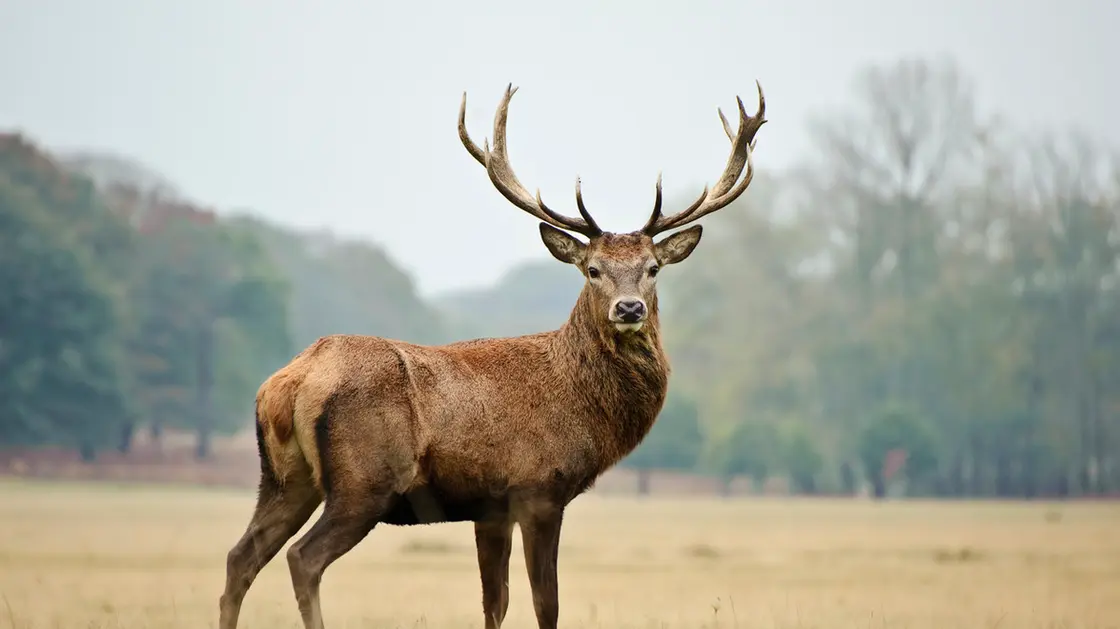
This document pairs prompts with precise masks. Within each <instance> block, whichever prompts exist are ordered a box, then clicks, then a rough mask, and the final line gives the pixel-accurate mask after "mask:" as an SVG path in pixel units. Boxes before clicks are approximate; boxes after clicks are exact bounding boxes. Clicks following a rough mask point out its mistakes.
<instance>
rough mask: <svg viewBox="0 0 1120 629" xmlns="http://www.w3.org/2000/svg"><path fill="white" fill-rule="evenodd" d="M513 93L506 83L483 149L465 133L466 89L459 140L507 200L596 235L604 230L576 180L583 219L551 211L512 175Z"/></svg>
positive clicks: (561, 225) (541, 216)
mask: <svg viewBox="0 0 1120 629" xmlns="http://www.w3.org/2000/svg"><path fill="white" fill-rule="evenodd" d="M516 92H517V88H516V87H513V84H512V83H511V84H510V85H509V86H507V87H506V93H505V96H504V97H503V98H502V102H501V103H500V104H499V105H498V110H497V112H495V114H494V146H493V149H491V147H490V145H489V142H484V148H482V149H480V148H478V145H477V144H475V143H474V142H473V141H471V139H470V136H469V135H468V134H467V125H466V112H467V95H466V93H465V92H464V93H463V102H462V105H460V107H459V139H460V140H462V142H463V146H464V147H466V149H467V152H468V153H470V154H471V156H472V157H474V158H475V160H476V161H478V163H480V164H482V165H483V166H485V167H486V174H487V175H488V176H489V177H490V182H491V183H493V184H494V187H495V188H497V189H498V192H500V193H502V196H504V197H505V198H506V199H507V200H509V202H510V203H513V204H514V205H516V206H517V207H519V208H521V209H522V210H525V211H526V212H528V213H529V214H531V215H533V216H535V217H536V218H538V219H540V220H542V221H544V222H546V223H548V224H549V225H552V226H553V227H559V228H560V229H566V230H569V231H574V232H576V233H579V234H583V235H584V236H587V237H588V238H594V237H596V236H599V235H600V234H602V233H603V232H602V230H601V229H599V226H598V225H596V224H595V221H594V220H593V219H592V218H591V214H590V213H588V212H587V208H585V207H584V205H583V196H582V195H581V194H580V190H579V183H578V180H577V183H576V203H577V204H578V206H579V213H580V215H581V216H582V217H583V218H575V217H569V216H564V215H562V214H558V213H556V212H554V211H552V210H551V209H549V207H548V206H547V205H545V204H544V202H543V201H542V200H541V193H540V190H537V193H536V194H535V195H532V194H530V193H529V191H528V190H526V189H525V186H523V185H521V182H520V181H519V180H518V179H517V175H516V174H514V172H513V167H512V166H510V163H509V154H508V152H507V148H506V122H507V120H508V118H509V101H510V99H511V98H513V95H514V94H515V93H516Z"/></svg>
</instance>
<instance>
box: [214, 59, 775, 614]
mask: <svg viewBox="0 0 1120 629" xmlns="http://www.w3.org/2000/svg"><path fill="white" fill-rule="evenodd" d="M755 84H756V86H757V88H758V110H757V112H756V113H755V114H754V115H748V114H747V112H746V109H745V108H744V106H743V101H742V99H741V98H738V97H736V101H737V102H738V106H739V125H738V129H737V130H733V129H732V128H731V125H730V123H729V122H728V120H727V117H726V116H724V114H723V111H722V110H719V109H717V112H718V113H719V117H720V120H721V122H722V123H723V129H724V132H725V133H726V134H727V137H728V138H729V139H730V140H731V153H730V156H729V157H728V159H727V162H726V165H725V167H724V171H723V173H722V174H721V175H720V177H719V179H718V180H717V182H716V183H715V185H714V186H712V187H711V188H710V189H709V188H708V186H705V187H704V189H703V191H702V192H701V193H700V195H699V197H698V198H697V199H696V200H695V201H694V202H693V203H692V204H691V205H689V206H688V207H687V208H684V209H683V210H681V211H679V212H676V213H671V214H668V215H663V214H662V211H661V205H662V187H661V175H660V174H659V175H658V177H657V185H656V195H655V199H654V204H653V212H652V213H651V215H650V217H649V219H648V220H647V221H646V223H645V225H644V226H643V227H642V228H641V229H640V230H637V231H634V232H630V233H612V232H604V231H603V230H602V229H600V228H599V226H598V225H597V224H596V222H595V220H594V219H593V218H592V216H591V214H590V213H589V212H588V210H587V208H586V207H585V206H584V202H583V194H582V192H581V189H580V183H579V179H578V178H577V180H576V207H577V209H578V212H579V216H578V217H576V216H569V215H563V214H559V213H557V212H555V211H553V210H552V209H550V208H549V207H548V206H547V205H545V203H544V202H543V201H542V200H541V195H540V191H539V190H538V191H537V193H536V194H535V195H534V194H530V193H529V192H528V190H526V188H525V187H524V186H523V185H522V184H521V182H520V181H519V180H518V178H517V176H516V175H515V174H514V171H513V169H512V167H511V166H510V161H509V155H508V151H507V145H506V122H507V119H508V116H509V103H510V99H511V98H512V97H513V95H514V93H515V92H516V91H517V90H516V88H514V87H513V85H512V84H510V85H508V86H507V88H506V91H505V95H504V97H503V98H502V100H501V102H500V104H499V105H498V109H497V112H496V113H495V116H494V127H493V147H491V146H490V142H489V141H488V140H487V141H484V143H483V146H482V147H481V148H480V147H479V146H478V145H477V144H476V143H475V142H474V141H473V140H472V139H471V138H470V136H469V135H468V133H467V129H466V106H467V95H466V93H465V92H464V93H463V99H462V103H461V105H460V108H459V138H460V140H461V141H462V143H463V146H464V147H466V150H467V152H468V153H469V154H470V156H471V157H473V158H474V160H475V161H477V162H478V163H479V164H481V165H482V167H483V168H484V169H485V170H486V174H487V176H488V177H489V179H490V182H491V183H492V184H493V186H494V187H495V188H497V190H498V192H500V193H501V194H502V196H504V197H505V198H506V199H507V200H508V201H509V202H510V203H512V204H513V205H515V206H516V207H518V208H520V209H521V210H523V211H525V212H526V213H528V214H529V215H531V216H533V217H534V218H536V219H538V220H539V221H540V224H539V231H540V237H541V240H542V241H543V243H544V245H545V248H546V249H548V251H549V253H551V255H552V256H553V257H555V258H556V259H557V260H559V261H560V262H564V263H566V264H571V265H573V266H575V267H576V268H577V269H578V270H579V272H580V273H581V274H582V275H583V276H584V280H585V281H584V284H583V288H582V289H581V292H580V293H579V296H578V298H577V299H576V303H575V305H574V307H573V308H572V310H571V313H570V315H569V317H568V319H567V321H566V322H564V323H563V324H562V325H561V326H560V327H559V328H557V329H554V330H551V331H547V332H541V333H537V334H529V335H525V336H516V337H508V338H484V339H474V340H466V341H458V342H454V343H449V344H446V345H419V344H414V343H410V342H405V341H400V340H392V339H386V338H382V337H378V336H363V335H343V334H339V335H332V336H324V337H322V338H320V339H318V340H317V341H315V342H314V343H312V344H311V345H310V346H308V347H307V348H306V349H304V350H303V351H302V352H300V353H299V354H298V355H296V356H295V357H294V358H293V359H292V360H291V361H290V362H289V363H288V364H287V365H285V366H284V367H282V368H280V369H279V370H278V371H276V372H275V373H273V374H272V375H271V376H270V377H268V378H267V379H266V380H265V381H264V382H263V384H261V386H260V388H259V390H258V392H257V396H256V433H257V444H258V450H259V458H260V481H259V486H258V491H257V502H256V507H255V509H254V511H253V514H252V517H251V519H250V522H249V524H248V526H247V528H246V530H245V532H244V535H243V536H242V537H241V539H240V540H239V541H238V542H237V543H236V544H235V545H234V546H233V548H232V549H231V550H230V551H229V553H228V555H227V561H226V584H225V590H224V591H223V593H222V595H221V597H220V599H219V613H220V617H219V627H220V629H235V628H236V626H237V621H238V616H239V614H240V610H241V605H242V602H243V600H244V598H245V595H246V593H247V592H248V590H249V588H250V587H251V586H252V583H253V581H254V579H255V578H256V576H257V574H258V573H259V572H260V571H261V569H262V568H263V567H264V566H265V565H266V564H267V563H268V562H269V561H271V559H272V558H273V557H274V556H275V555H276V554H277V553H278V552H279V551H280V549H281V548H282V547H283V546H284V544H285V543H287V542H288V540H289V539H291V538H292V537H293V536H295V534H296V533H298V532H299V531H300V530H301V528H302V527H303V526H304V525H305V524H306V523H307V522H308V521H309V520H310V518H311V516H312V514H313V513H314V512H315V511H316V510H317V509H318V508H319V506H320V505H322V506H323V510H322V513H321V514H320V516H319V518H318V519H317V520H316V522H315V523H314V524H313V525H312V526H311V528H310V529H309V530H308V531H307V533H306V534H304V535H303V536H302V537H301V538H300V539H298V540H297V541H296V542H295V543H293V544H292V545H291V546H290V548H289V549H288V552H287V560H288V567H289V572H290V573H291V581H292V587H293V590H294V592H295V599H296V602H297V604H298V607H299V612H300V615H301V617H302V620H303V625H304V627H305V629H324V625H323V616H322V611H321V606H320V598H319V589H320V587H319V586H320V582H321V580H322V576H323V572H324V571H325V570H326V568H327V567H328V566H330V565H331V563H332V562H334V561H335V560H337V559H338V558H340V557H341V556H342V555H344V554H345V553H347V552H349V551H350V550H351V549H352V548H354V547H355V546H356V545H357V544H358V543H359V542H361V541H362V540H363V539H364V538H365V537H366V536H367V535H368V534H369V533H370V531H372V530H373V528H374V527H375V526H376V525H378V524H387V525H396V526H408V525H419V524H435V523H441V522H473V524H474V538H475V539H474V541H475V547H476V550H477V556H478V569H479V575H480V577H481V581H482V608H483V610H482V611H483V613H484V624H485V627H486V629H499V627H500V626H501V624H502V621H503V619H504V618H505V616H506V612H507V609H508V606H509V560H510V554H511V545H512V540H513V527H514V525H515V524H516V525H517V526H518V528H519V529H520V532H521V539H522V545H523V547H524V554H525V564H526V568H527V572H528V578H529V584H530V590H531V592H532V599H533V608H534V612H535V614H536V619H537V625H538V627H539V628H540V629H555V628H556V626H557V619H558V617H559V601H558V596H557V559H558V549H559V542H560V529H561V525H562V523H563V519H564V513H565V508H566V507H567V506H568V504H569V503H571V501H572V500H573V499H575V498H576V497H577V496H579V495H581V494H583V493H584V492H586V491H587V490H588V489H590V488H591V486H592V485H593V483H594V482H595V481H596V479H598V478H599V477H600V476H601V475H602V474H603V473H604V472H605V471H607V470H608V469H610V468H611V467H612V466H614V465H615V464H616V463H618V462H619V461H620V460H621V459H623V458H624V457H625V456H626V455H627V454H629V453H630V452H631V451H633V450H634V449H635V448H636V447H637V446H638V445H639V444H640V443H641V442H642V440H643V439H644V438H645V436H646V434H647V433H648V432H649V430H650V428H651V427H652V426H653V424H654V421H655V420H656V418H657V416H658V414H659V413H660V411H661V408H662V404H663V403H664V401H665V397H666V393H667V387H668V381H669V374H670V367H669V361H668V358H667V356H666V354H665V351H664V349H663V348H662V342H661V329H660V321H659V316H658V305H657V287H656V282H657V278H658V276H659V272H660V270H661V269H662V268H663V267H665V266H668V265H671V264H676V263H679V262H681V261H683V260H684V259H686V258H688V257H689V255H690V254H691V253H692V252H693V250H694V249H695V248H696V246H697V244H698V243H699V242H700V236H701V233H702V226H700V225H693V226H691V227H688V228H686V229H682V230H680V231H674V232H673V233H672V234H670V235H668V236H665V237H664V238H662V239H660V240H657V241H655V240H654V238H655V237H656V236H658V235H660V234H662V233H663V232H666V231H670V230H677V229H678V228H682V227H684V226H685V225H688V224H690V223H693V222H694V221H697V220H699V219H700V218H702V217H704V216H707V215H708V214H711V213H712V212H715V211H717V210H719V209H721V208H723V207H725V206H727V205H728V204H730V203H731V202H733V201H734V200H735V199H737V198H738V197H739V196H740V195H742V194H743V192H744V191H745V190H746V189H747V187H748V186H749V185H750V183H751V180H752V178H753V175H754V166H753V160H752V153H753V149H754V144H755V135H756V133H757V132H758V130H759V128H760V127H761V126H762V125H763V123H765V122H766V118H765V111H766V100H765V97H764V95H763V92H762V86H761V84H759V83H758V81H755ZM744 171H745V174H744ZM576 234H578V235H582V236H584V237H585V238H586V239H587V241H586V242H584V241H583V240H581V239H579V238H577V237H576Z"/></svg>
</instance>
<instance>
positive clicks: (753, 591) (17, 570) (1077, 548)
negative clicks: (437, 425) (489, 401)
mask: <svg viewBox="0 0 1120 629" xmlns="http://www.w3.org/2000/svg"><path fill="white" fill-rule="evenodd" d="M252 504H253V496H252V494H251V493H245V492H232V491H230V492H220V491H204V490H194V489H182V488H149V487H144V488H137V487H130V488H117V487H106V486H103V485H80V484H55V483H51V484H48V483H32V482H11V481H5V482H0V594H2V596H3V599H2V600H0V628H7V627H18V628H21V629H23V628H38V627H43V628H51V629H53V628H56V627H58V628H66V629H70V628H90V627H96V628H100V627H108V628H114V629H115V628H118V627H119V628H130V629H131V628H147V629H172V628H175V629H178V628H183V629H186V628H188V627H189V628H192V629H198V628H200V627H213V626H215V624H216V622H217V599H218V595H219V594H220V592H221V590H222V586H223V582H224V569H225V568H224V565H225V553H226V551H227V550H228V549H229V547H230V546H231V545H232V544H233V543H234V542H235V541H236V540H237V538H238V537H239V536H240V534H241V532H242V530H243V528H244V526H245V523H246V521H247V518H248V515H249V511H250V509H251V508H252ZM519 546H520V544H519V543H518V547H517V548H515V549H514V559H513V564H512V566H511V579H510V581H511V583H510V588H511V598H512V603H511V605H510V613H509V616H508V617H507V620H506V625H505V626H506V627H510V628H515V627H535V626H536V624H535V622H534V620H533V614H532V602H531V598H530V595H529V591H528V583H527V580H526V578H525V576H524V562H523V561H522V560H521V555H520V552H521V551H520V547H519ZM480 596H481V595H480V585H479V580H478V574H477V569H476V565H475V557H474V549H473V536H472V533H471V528H470V525H466V524H451V525H439V526H432V527H412V528H393V527H383V528H378V529H376V530H375V531H374V532H373V533H372V534H371V535H370V537H368V538H366V540H365V542H363V543H362V544H361V545H360V546H358V548H357V549H355V550H354V551H353V552H351V553H350V554H349V555H347V556H345V557H343V558H342V559H341V560H339V561H338V562H337V563H336V564H335V565H334V566H332V567H331V568H330V569H329V570H328V571H327V573H326V576H325V577H324V580H323V607H324V614H325V616H326V620H327V624H328V627H330V629H342V628H346V627H363V628H366V627H369V628H373V627H430V628H433V629H436V628H442V627H479V626H481V611H480V609H481V603H480ZM560 605H561V607H560V621H561V626H565V627H743V628H752V627H760V628H763V627H766V628H769V627H778V628H785V627H790V628H793V627H797V628H809V627H819V628H822V629H834V628H841V627H853V628H896V627H909V628H915V629H918V628H930V629H934V628H936V629H950V628H957V627H1002V628H1019V627H1023V628H1081V627H1084V628H1089V627H1094V628H1104V627H1120V505H1118V504H1105V503H1098V504H1088V503H1077V504H1064V505H1055V504H1014V503H998V504H997V503H957V504H949V503H944V504H940V503H889V504H870V503H867V502H857V501H824V500H821V501H811V500H753V501H752V500H742V501H729V502H717V501H714V500H695V501H688V500H672V501H670V500H657V499H651V500H646V501H638V500H628V499H621V498H604V497H598V496H594V495H589V496H584V497H582V498H580V499H578V500H577V501H576V502H575V503H573V505H572V507H571V508H570V511H569V516H568V518H567V521H566V524H565V530H564V537H563V541H562V547H561V551H560ZM241 626H242V627H245V628H246V629H254V628H255V629H265V628H268V629H272V628H282V627H298V626H299V625H298V613H297V611H296V607H295V602H294V599H293V597H292V594H291V588H290V585H289V582H288V574H287V566H286V563H285V561H284V559H283V554H281V555H280V556H279V557H278V558H277V559H276V560H274V561H273V562H272V563H271V564H269V565H268V567H266V568H265V570H264V572H263V573H262V574H261V577H260V578H259V579H258V581H257V583H256V585H255V586H254V587H253V589H252V590H250V592H249V596H248V598H247V599H246V602H245V608H244V610H243V613H242V625H241Z"/></svg>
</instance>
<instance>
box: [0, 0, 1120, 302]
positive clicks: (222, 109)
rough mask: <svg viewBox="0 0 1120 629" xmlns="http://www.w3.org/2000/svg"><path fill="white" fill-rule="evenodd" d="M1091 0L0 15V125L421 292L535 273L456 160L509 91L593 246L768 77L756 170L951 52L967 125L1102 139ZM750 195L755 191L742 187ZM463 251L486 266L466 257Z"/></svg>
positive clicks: (543, 177) (677, 174)
mask: <svg viewBox="0 0 1120 629" xmlns="http://www.w3.org/2000/svg"><path fill="white" fill-rule="evenodd" d="M1117 25H1120V3H1118V2H1113V1H1110V0H1098V1H1092V0H1063V1H1061V2H1059V1H1047V2H1043V1H1037V0H1036V1H1033V2H1032V1H1030V0H1021V1H1018V2H1014V1H1010V0H984V1H981V0H975V1H967V0H942V1H940V2H930V1H928V0H923V1H920V2H919V1H913V0H847V1H845V2H839V1H834V0H797V1H794V0H784V1H782V2H775V1H770V2H762V1H747V0H739V1H737V2H731V1H728V2H714V1H710V0H689V1H687V2H684V1H678V2H668V1H666V2H653V1H651V0H612V1H607V0H572V1H568V2H553V3H540V2H526V1H510V0H503V1H500V2H460V1H452V0H438V1H428V2H423V1H416V2H411V3H406V2H393V3H389V2H384V3H378V2H374V1H373V0H363V1H358V0H354V1H350V2H344V1H341V0H331V1H327V0H303V1H301V2H296V1H295V0H288V1H278V0H272V1H269V2H266V1H264V0H258V1H257V2H250V1H247V0H243V1H240V2H235V1H232V0H190V1H188V2H170V1H162V0H97V1H91V0H0V129H6V130H12V129H19V130H22V131H24V132H26V133H28V134H30V135H31V136H32V137H33V138H35V139H37V140H38V141H40V142H42V143H43V144H45V145H46V146H47V147H49V148H51V149H57V150H72V149H97V150H109V151H113V152H116V153H120V154H123V155H126V156H130V157H132V158H135V159H137V160H140V161H142V162H144V163H146V164H148V165H149V166H150V167H152V168H153V169H155V170H156V171H158V172H161V173H163V174H164V175H166V176H167V177H168V178H170V179H171V180H172V181H174V182H175V183H176V184H177V185H178V186H179V187H180V188H181V189H182V190H183V191H184V192H186V193H187V194H188V195H189V196H190V197H191V198H193V199H195V200H197V201H200V202H204V203H206V204H210V205H213V206H215V207H216V208H217V209H219V210H230V209H250V210H252V211H253V212H255V213H258V214H260V215H263V216H266V217H269V218H271V219H274V220H276V221H280V222H283V223H287V224H290V225H297V226H307V227H329V228H331V229H332V230H334V231H336V232H337V233H339V234H341V235H344V236H350V237H360V238H366V239H370V240H373V241H376V242H378V243H380V244H382V245H384V246H385V247H387V248H388V250H389V252H390V253H391V255H392V256H393V257H394V258H395V259H397V260H398V261H399V262H400V263H401V264H402V265H403V266H404V267H405V268H406V270H407V271H408V272H409V273H410V274H411V275H412V276H413V277H414V278H416V280H417V282H418V284H419V286H420V288H421V290H422V291H423V292H424V293H431V292H433V291H438V290H444V289H448V288H454V287H464V286H470V285H478V284H487V283H490V282H492V281H493V280H494V279H495V278H496V277H497V276H498V275H499V274H500V273H501V272H502V271H504V270H505V269H507V268H508V267H509V266H511V265H512V264H513V263H515V262H517V261H519V260H524V259H526V258H531V257H540V256H545V255H547V253H545V252H544V248H543V246H542V245H541V244H540V241H539V238H538V236H537V231H536V221H535V220H534V219H532V218H531V217H529V216H528V215H526V214H524V213H523V212H521V211H520V210H518V209H516V208H515V207H513V206H512V205H509V204H508V203H507V202H506V201H505V200H504V198H502V197H501V196H500V194H499V193H498V192H497V191H495V190H494V189H493V188H492V187H491V186H490V184H489V181H488V180H487V178H486V176H485V172H484V171H483V169H482V167H481V166H479V165H478V164H477V163H476V162H475V161H474V160H473V159H471V157H470V156H469V155H468V154H467V152H466V151H465V150H464V149H463V147H462V145H461V144H460V143H459V139H458V137H457V136H456V132H455V124H456V116H457V114H458V108H459V99H460V97H461V95H462V92H463V91H464V90H466V91H467V92H468V109H467V124H468V128H469V129H470V131H471V133H472V135H473V136H474V138H475V139H476V141H477V142H479V143H480V144H481V142H482V140H483V138H485V137H488V136H490V135H491V129H490V127H491V124H492V121H493V112H494V107H495V106H496V105H497V103H498V100H499V98H500V97H501V94H502V90H503V89H505V86H506V84H507V83H508V82H511V81H512V82H513V83H514V85H517V86H519V87H520V88H521V90H520V91H519V92H518V93H517V95H516V96H515V97H514V100H513V103H512V106H511V110H510V111H511V113H510V123H509V133H510V155H511V161H512V163H513V165H514V167H515V168H516V170H517V173H518V176H519V177H520V179H521V180H522V182H524V183H525V184H526V186H527V187H529V188H530V189H534V188H536V187H538V186H539V187H540V188H541V190H542V194H543V196H544V198H545V200H546V202H548V203H549V205H551V206H552V207H554V208H555V209H559V210H563V211H570V212H572V213H574V188H573V186H574V182H575V178H576V176H577V175H580V176H581V177H582V178H583V188H584V197H585V199H586V201H587V203H588V205H589V207H590V208H591V209H592V211H593V212H594V213H595V215H596V217H597V218H598V219H599V223H600V224H601V225H602V226H603V227H604V228H605V229H613V230H619V231H622V230H630V229H634V228H636V227H638V226H640V225H641V223H642V222H643V221H644V220H645V218H646V216H647V215H648V211H649V208H650V205H651V203H652V198H653V195H652V192H653V183H654V180H655V178H656V175H657V172H658V170H663V171H664V176H665V191H666V194H667V196H669V198H672V196H673V195H674V194H677V195H685V194H688V195H691V194H696V193H698V192H699V189H700V187H701V186H702V185H703V184H704V182H706V181H713V180H714V179H715V177H716V176H717V175H718V174H719V171H720V169H721V168H722V166H723V163H724V161H725V159H726V156H727V149H728V146H727V140H726V138H725V137H724V135H723V132H722V130H721V128H720V124H719V120H718V118H717V116H716V107H717V106H721V107H723V108H724V111H727V110H728V109H729V108H733V107H734V97H735V95H736V94H739V95H742V96H743V98H744V101H746V102H747V105H748V107H751V105H752V104H753V102H754V80H755V79H756V78H757V79H759V80H760V81H761V82H762V85H763V87H764V89H765V90H766V96H767V103H768V109H767V114H768V115H767V117H768V118H769V120H770V123H769V124H767V125H766V127H765V128H764V129H763V130H762V132H761V133H760V135H759V146H758V150H757V153H756V160H757V166H758V168H759V169H760V170H765V169H766V168H771V167H774V168H779V167H781V166H784V165H787V164H789V163H791V162H792V161H794V160H795V159H797V158H798V156H800V155H803V154H804V152H805V151H807V150H809V147H810V143H809V138H808V137H807V136H806V134H805V120H806V118H807V116H808V115H809V114H810V113H816V112H827V110H828V108H829V107H830V106H834V105H836V104H837V103H841V102H843V101H844V100H845V99H848V98H850V94H851V92H850V85H851V79H852V76H853V73H854V72H855V71H857V70H858V69H860V68H861V67H863V66H866V65H867V64H871V63H883V62H890V61H893V60H895V59H897V58H898V57H900V56H902V55H912V54H923V55H937V54H949V55H952V56H953V57H955V58H956V60H957V61H958V62H959V64H960V65H961V67H962V68H963V69H964V70H965V71H966V72H968V74H969V75H970V76H971V77H972V78H973V79H975V81H976V84H977V88H978V96H979V98H980V102H981V105H982V106H983V107H984V109H985V110H988V111H1000V112H1002V113H1004V114H1006V115H1008V116H1009V117H1010V118H1011V119H1012V120H1014V121H1015V122H1018V123H1020V124H1021V125H1030V124H1045V125H1063V124H1076V125H1079V126H1081V127H1082V128H1084V129H1085V130H1088V131H1090V132H1093V133H1096V134H1098V135H1099V136H1101V137H1103V138H1107V139H1109V140H1111V141H1113V142H1117V143H1120V122H1118V117H1117V116H1116V112H1117V111H1120V94H1118V92H1120V81H1118V79H1117V77H1118V76H1120V74H1118V72H1120V71H1118V70H1117V67H1118V65H1117V64H1118V60H1120V38H1116V37H1115V33H1116V30H1117ZM748 194H749V193H748ZM480 245H482V246H480Z"/></svg>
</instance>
